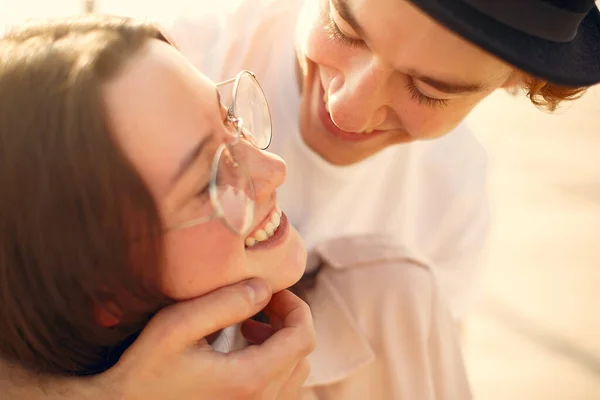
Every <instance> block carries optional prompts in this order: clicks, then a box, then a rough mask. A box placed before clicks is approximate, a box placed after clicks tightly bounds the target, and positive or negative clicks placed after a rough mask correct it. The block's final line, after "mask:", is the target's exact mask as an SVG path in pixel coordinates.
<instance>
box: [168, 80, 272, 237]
mask: <svg viewBox="0 0 600 400" xmlns="http://www.w3.org/2000/svg"><path fill="white" fill-rule="evenodd" d="M231 83H233V84H234V85H233V91H232V95H231V103H230V104H227V103H224V105H225V106H226V107H227V118H228V119H229V121H230V122H231V123H232V125H233V126H234V127H235V129H236V132H235V133H234V139H233V140H231V141H228V142H226V143H223V144H221V145H220V146H219V147H218V148H217V151H216V152H215V155H214V158H213V162H212V167H211V176H210V183H209V189H208V190H209V195H210V202H211V205H212V207H213V210H214V211H213V213H212V214H211V215H209V216H203V217H199V218H195V219H192V220H190V221H188V222H185V223H183V224H179V225H177V226H176V227H174V228H172V229H171V230H179V229H184V228H189V227H192V226H195V225H199V224H202V223H205V222H208V221H210V220H213V219H215V218H219V219H221V220H222V221H223V222H224V224H225V226H227V228H229V230H231V231H232V232H233V233H235V234H237V235H240V236H246V235H248V233H250V229H252V225H253V224H254V214H255V205H256V204H255V197H254V184H253V183H252V177H251V176H250V173H249V171H248V169H247V168H246V166H245V165H244V163H243V162H241V160H243V159H244V157H241V156H240V154H239V152H240V147H237V146H236V144H237V143H239V141H240V140H241V139H243V140H246V141H248V142H250V143H251V144H252V145H253V146H255V147H257V148H259V149H261V150H264V149H266V148H267V147H268V146H269V144H270V143H271V136H272V131H271V114H270V112H269V105H268V104H267V99H266V97H265V94H264V92H263V90H262V88H261V87H260V84H259V83H258V81H257V79H256V77H255V76H254V74H253V73H252V72H250V71H241V72H240V73H238V74H237V76H236V77H235V78H233V79H229V80H227V81H224V82H220V83H218V84H217V89H219V88H222V87H224V86H226V85H229V84H231ZM225 97H226V96H221V99H222V101H223V99H224V98H225Z"/></svg>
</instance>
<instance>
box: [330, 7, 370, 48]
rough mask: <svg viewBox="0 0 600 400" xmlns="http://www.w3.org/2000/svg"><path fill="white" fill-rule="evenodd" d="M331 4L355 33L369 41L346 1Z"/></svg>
mask: <svg viewBox="0 0 600 400" xmlns="http://www.w3.org/2000/svg"><path fill="white" fill-rule="evenodd" d="M331 2H332V3H333V7H334V8H335V10H336V11H337V12H338V14H340V17H342V18H343V19H344V21H346V22H347V23H348V25H350V26H351V27H352V29H354V31H355V32H356V33H358V34H359V36H360V37H361V38H362V39H363V40H364V41H368V40H367V36H366V34H365V30H364V29H363V28H362V26H360V24H359V23H358V21H357V20H356V17H355V16H354V14H353V13H352V10H351V9H350V6H349V5H348V3H346V0H331Z"/></svg>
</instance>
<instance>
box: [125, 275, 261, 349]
mask: <svg viewBox="0 0 600 400" xmlns="http://www.w3.org/2000/svg"><path fill="white" fill-rule="evenodd" d="M271 294H272V293H271V290H270V288H269V287H268V285H267V283H266V282H265V281H263V280H261V279H258V278H255V279H250V280H248V281H244V282H239V283H236V284H234V285H231V286H226V287H223V288H220V289H217V290H215V291H213V292H211V293H209V294H206V295H203V296H202V297H198V298H195V299H192V300H186V301H181V302H178V303H175V304H172V305H170V306H168V307H165V308H164V309H162V310H160V311H159V312H158V313H157V314H156V315H155V316H154V317H153V318H152V319H151V320H150V322H149V323H148V325H147V326H146V328H144V330H143V331H142V333H141V334H140V336H139V338H138V339H137V340H136V343H137V344H138V347H144V346H148V347H149V348H150V349H156V348H157V346H158V345H160V346H161V348H163V349H165V347H166V348H168V349H171V350H173V351H177V350H183V349H185V348H186V347H188V346H189V345H190V344H196V343H197V342H198V341H199V340H200V339H202V338H204V337H205V336H208V335H210V334H211V333H214V332H216V331H218V330H220V329H224V328H227V327H228V326H231V325H235V324H237V323H240V322H242V321H244V320H246V319H248V318H250V317H252V316H253V315H254V314H256V313H257V312H259V311H260V310H261V309H262V308H263V307H264V306H265V305H266V304H267V302H268V301H269V300H270V298H271ZM136 343H134V345H135V344H136Z"/></svg>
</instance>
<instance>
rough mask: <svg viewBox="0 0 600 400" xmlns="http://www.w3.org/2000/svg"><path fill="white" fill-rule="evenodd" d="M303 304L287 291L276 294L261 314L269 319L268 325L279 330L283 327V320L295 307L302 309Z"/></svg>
mask: <svg viewBox="0 0 600 400" xmlns="http://www.w3.org/2000/svg"><path fill="white" fill-rule="evenodd" d="M304 306H305V303H304V302H303V301H302V300H300V299H299V298H298V297H297V296H296V295H294V294H293V293H291V292H290V291H288V290H284V291H282V292H279V293H276V294H274V295H273V298H272V299H271V301H270V302H269V304H267V306H266V307H265V309H264V310H263V312H264V313H265V314H266V315H267V317H269V323H270V324H271V326H272V327H273V328H275V330H280V329H281V328H283V327H284V325H285V322H284V321H285V319H286V318H287V317H288V315H289V314H290V313H291V312H293V311H294V310H295V309H296V308H297V307H304Z"/></svg>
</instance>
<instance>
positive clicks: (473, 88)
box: [407, 70, 487, 94]
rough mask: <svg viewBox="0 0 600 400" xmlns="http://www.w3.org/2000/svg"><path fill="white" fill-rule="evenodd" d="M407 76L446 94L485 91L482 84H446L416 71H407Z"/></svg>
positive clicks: (485, 87) (485, 86)
mask: <svg viewBox="0 0 600 400" xmlns="http://www.w3.org/2000/svg"><path fill="white" fill-rule="evenodd" d="M407 74H408V75H410V76H412V78H413V79H416V80H419V81H421V82H424V83H426V84H427V85H429V86H431V87H434V88H436V89H437V90H439V91H440V92H444V93H447V94H465V93H478V92H483V91H485V90H486V89H487V85H486V84H484V83H462V82H446V81H442V80H440V79H436V78H432V77H429V76H427V75H422V74H420V73H418V72H416V71H412V70H411V71H408V72H407Z"/></svg>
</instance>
